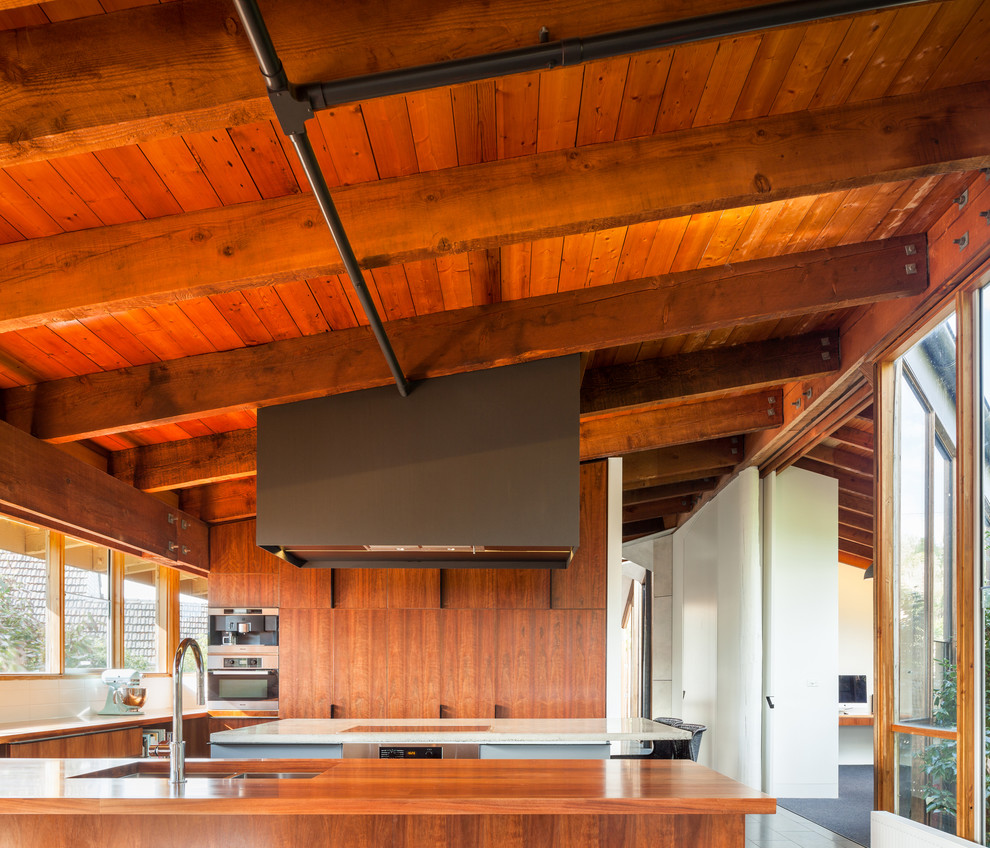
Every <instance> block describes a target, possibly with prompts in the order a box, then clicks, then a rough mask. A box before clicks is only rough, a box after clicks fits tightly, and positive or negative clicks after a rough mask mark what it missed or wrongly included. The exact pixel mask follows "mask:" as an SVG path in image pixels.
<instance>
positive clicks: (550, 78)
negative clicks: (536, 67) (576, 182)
mask: <svg viewBox="0 0 990 848" xmlns="http://www.w3.org/2000/svg"><path fill="white" fill-rule="evenodd" d="M584 71H585V68H584V66H583V65H572V66H569V67H564V68H560V69H557V70H554V71H547V72H544V73H541V74H539V75H538V76H537V79H538V80H539V91H538V101H539V112H538V116H537V126H536V152H538V153H546V152H547V151H550V150H567V149H568V148H572V147H574V143H575V141H576V139H577V128H578V116H579V115H580V113H581V91H582V88H583V87H584ZM510 90H511V89H510ZM507 114H508V113H507ZM506 129H507V130H508V128H506Z"/></svg>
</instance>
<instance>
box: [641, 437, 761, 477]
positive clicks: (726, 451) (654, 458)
mask: <svg viewBox="0 0 990 848" xmlns="http://www.w3.org/2000/svg"><path fill="white" fill-rule="evenodd" d="M742 454H743V437H742V436H733V437H730V438H727V439H715V440H714V441H710V442H694V443H692V444H685V445H678V446H676V447H672V448H662V449H659V450H652V451H641V452H639V453H634V454H630V455H629V456H627V457H625V458H624V459H623V462H622V488H623V490H628V489H645V488H651V487H654V486H660V485H668V484H672V483H680V482H683V481H685V480H694V479H697V478H699V477H717V476H719V472H720V471H721V469H723V468H727V467H728V468H732V467H734V466H735V465H736V464H737V463H738V462H739V460H740V458H741V457H742Z"/></svg>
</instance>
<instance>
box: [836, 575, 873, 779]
mask: <svg viewBox="0 0 990 848" xmlns="http://www.w3.org/2000/svg"><path fill="white" fill-rule="evenodd" d="M874 584H875V581H874V580H872V579H871V580H864V579H863V569H861V568H856V567H855V566H853V565H845V564H843V563H839V657H838V665H839V674H865V675H866V694H867V700H868V701H869V702H870V703H872V699H873V586H874ZM868 711H869V707H868V706H867V707H866V708H865V709H864V710H863V712H868ZM872 764H873V728H872V727H840V728H839V765H872Z"/></svg>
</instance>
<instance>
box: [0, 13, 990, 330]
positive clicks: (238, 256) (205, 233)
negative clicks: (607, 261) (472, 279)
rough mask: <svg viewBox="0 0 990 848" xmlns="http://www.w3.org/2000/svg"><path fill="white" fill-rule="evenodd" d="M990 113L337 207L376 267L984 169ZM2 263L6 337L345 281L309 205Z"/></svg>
mask: <svg viewBox="0 0 990 848" xmlns="http://www.w3.org/2000/svg"><path fill="white" fill-rule="evenodd" d="M0 35H2V33H0ZM0 55H2V50H0ZM0 105H2V102H0ZM988 111H990V83H980V84H977V85H972V86H965V87H962V88H958V89H945V90H941V91H937V92H924V93H922V94H916V95H905V96H903V97H892V98H887V99H884V100H881V101H876V102H870V103H865V104H864V103H857V104H853V105H849V106H841V107H837V108H835V109H823V110H814V111H808V112H798V113H793V114H787V115H780V116H775V117H770V118H761V119H758V120H754V121H738V122H731V123H729V124H721V125H717V126H712V127H707V128H702V129H695V130H685V131H679V132H671V133H662V134H659V135H656V136H651V137H649V138H642V139H634V140H630V141H623V142H617V143H614V144H598V145H590V146H584V147H580V148H576V149H569V150H562V151H553V152H548V153H541V154H537V155H534V156H531V157H515V158H510V159H504V160H499V161H497V162H491V163H482V164H478V165H470V166H465V167H462V168H450V169H445V170H440V171H431V172H427V173H422V174H415V175H411V176H404V177H397V178H393V179H387V180H381V181H375V182H371V183H362V184H358V185H352V186H347V187H342V188H339V189H335V191H334V198H335V203H336V205H337V208H338V210H339V212H340V216H341V219H342V220H343V222H344V224H345V225H346V227H347V231H348V234H349V237H350V240H351V243H352V245H353V247H354V250H355V252H356V255H357V256H358V259H359V260H360V261H361V263H362V264H363V265H364V266H365V267H367V268H375V267H381V266H385V265H392V264H396V263H399V262H404V261H409V260H421V259H427V258H431V257H437V256H440V255H445V254H451V253H454V254H458V253H464V252H466V251H468V250H487V249H492V248H497V247H500V246H505V245H507V244H511V243H516V242H525V241H531V240H533V239H537V238H545V237H549V236H561V235H567V234H572V233H584V232H588V231H592V230H598V229H602V228H605V227H616V226H620V225H625V224H632V223H636V222H642V221H656V220H659V219H662V218H667V217H673V216H678V215H685V214H690V213H694V212H708V211H711V210H712V209H724V208H732V207H738V206H747V205H754V204H760V203H766V202H768V201H772V200H778V199H782V198H787V197H795V196H807V195H813V194H819V193H822V192H827V191H834V190H836V189H838V188H851V187H854V186H861V185H873V184H876V183H881V182H890V181H894V180H903V179H908V178H914V177H918V176H921V175H923V174H928V173H935V172H944V171H955V170H962V169H966V168H978V167H983V166H986V165H990V142H988V140H987V138H986V135H985V133H983V132H982V123H981V120H982V117H983V116H984V115H985V114H987V112H988ZM14 114H16V112H15V113H14ZM2 137H3V133H2V132H0V138H2ZM713 150H717V151H718V159H717V160H713V159H712V152H711V151H713ZM673 162H676V163H677V167H676V168H672V167H671V163H673ZM716 162H717V167H713V163H716ZM479 210H483V211H484V214H479ZM919 252H920V251H919ZM0 268H3V269H5V270H4V274H5V277H6V280H7V284H5V285H4V286H2V287H0V316H3V320H2V321H0V332H3V331H6V330H10V329H17V328H19V327H27V326H35V325H37V324H40V323H45V322H48V321H52V320H64V319H68V318H73V317H81V316H85V315H91V314H98V313H101V312H105V311H107V310H108V309H110V310H121V309H126V308H137V307H147V306H150V305H153V304H155V303H162V302H172V301H174V300H176V299H177V298H183V297H191V296H198V295H205V294H210V293H215V292H220V291H230V290H234V289H240V288H244V287H248V286H258V285H270V284H271V283H273V282H284V281H287V280H297V279H301V278H307V277H313V276H318V275H321V274H337V273H341V272H342V270H343V268H342V265H341V263H340V259H339V256H338V255H337V252H336V250H335V249H334V247H333V244H332V240H331V239H330V237H329V235H328V234H327V233H326V231H325V230H324V225H323V223H322V221H321V219H320V217H319V212H318V210H317V207H316V205H315V203H314V201H313V199H312V198H311V197H310V196H308V195H307V196H293V197H289V198H280V199H273V200H267V201H260V202H256V203H246V204H237V205H232V206H228V207H223V208H220V209H212V210H206V211H202V212H195V213H190V214H188V215H181V216H172V217H168V218H160V219H155V220H152V221H141V222H137V223H133V224H120V225H117V226H112V227H102V228H100V229H99V230H97V231H95V232H93V231H88V232H87V231H81V232H78V233H66V234H61V235H58V236H52V237H50V238H47V239H31V240H28V241H27V242H15V243H12V244H8V245H3V246H0ZM190 269H195V273H191V270H190Z"/></svg>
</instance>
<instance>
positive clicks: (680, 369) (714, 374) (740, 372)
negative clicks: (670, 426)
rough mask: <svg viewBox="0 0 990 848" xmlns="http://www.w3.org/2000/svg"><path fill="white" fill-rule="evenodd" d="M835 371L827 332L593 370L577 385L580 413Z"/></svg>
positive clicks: (835, 355) (834, 347)
mask: <svg viewBox="0 0 990 848" xmlns="http://www.w3.org/2000/svg"><path fill="white" fill-rule="evenodd" d="M838 367H839V333H838V331H837V330H833V331H829V332H824V333H808V334H806V335H803V336H793V337H791V338H784V339H770V340H769V341H763V342H751V343H749V344H741V345H733V346H731V347H720V348H714V349H711V350H701V351H696V352H693V353H685V354H679V355H676V356H665V357H662V358H660V359H649V360H645V361H642V362H633V363H631V364H629V365H615V366H612V367H609V368H596V369H593V370H591V371H589V372H587V373H586V374H585V377H584V382H583V383H582V384H581V412H582V413H593V412H601V411H603V410H607V409H615V408H618V407H625V406H638V405H641V404H650V403H658V402H661V401H669V400H674V399H677V398H687V397H703V396H706V395H714V394H718V393H721V392H729V391H733V390H737V391H738V390H740V389H747V388H748V389H759V388H766V387H768V386H774V385H779V384H781V383H789V382H791V381H792V380H798V379H800V378H802V377H813V376H816V375H818V374H826V373H828V372H829V371H835V370H837V369H838Z"/></svg>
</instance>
